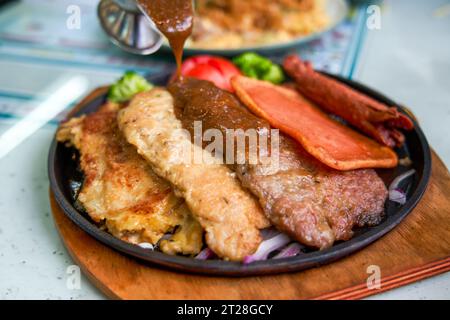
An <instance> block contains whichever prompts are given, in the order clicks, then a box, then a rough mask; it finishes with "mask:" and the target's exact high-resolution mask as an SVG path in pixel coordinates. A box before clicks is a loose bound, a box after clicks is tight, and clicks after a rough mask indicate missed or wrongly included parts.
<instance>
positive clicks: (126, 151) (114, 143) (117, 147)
mask: <svg viewBox="0 0 450 320" xmlns="http://www.w3.org/2000/svg"><path fill="white" fill-rule="evenodd" d="M119 108H120V105H119V104H116V103H112V102H109V103H107V104H105V105H104V106H102V107H101V108H100V109H99V110H98V111H96V112H94V113H92V114H89V115H86V116H81V117H78V118H72V119H70V120H69V121H67V122H65V123H63V124H62V125H61V127H60V128H59V130H58V132H57V140H58V141H60V142H63V143H65V144H66V145H67V146H73V147H75V148H76V149H77V150H78V151H79V154H80V168H81V170H82V171H83V174H84V181H83V185H82V187H81V191H80V192H79V194H78V196H77V202H78V203H79V204H80V205H81V206H82V207H83V208H84V210H86V212H87V213H88V214H89V216H90V217H91V218H92V220H94V221H95V222H96V223H98V224H100V225H102V226H103V227H104V228H106V230H107V231H108V232H110V233H111V234H113V235H114V236H116V237H117V238H119V239H122V240H124V241H127V242H130V243H134V244H139V243H150V244H152V245H157V244H159V245H160V249H161V250H162V251H163V252H166V253H170V254H176V253H181V254H196V253H198V252H200V250H201V249H202V246H203V240H202V236H203V229H202V227H201V226H200V225H199V224H198V222H197V221H196V220H195V219H194V218H193V217H192V215H191V213H190V212H189V210H188V209H187V207H186V204H185V202H184V200H183V199H182V198H179V197H177V196H175V194H174V193H173V191H172V189H171V187H170V185H169V184H168V183H167V182H166V181H165V180H163V179H161V178H160V177H158V176H157V175H156V174H155V173H154V172H153V170H152V169H151V168H150V166H149V165H148V164H147V163H146V161H145V160H144V159H143V158H142V157H141V156H140V155H139V154H138V153H137V152H136V149H135V148H134V147H133V146H131V145H129V144H128V143H127V141H126V140H125V138H124V137H123V135H122V133H121V131H120V130H119V128H118V125H117V113H118V111H119ZM173 232H175V233H174V234H172V233H173ZM166 234H171V235H169V236H168V239H164V240H162V237H163V236H164V235H166Z"/></svg>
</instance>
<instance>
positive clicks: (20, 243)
mask: <svg viewBox="0 0 450 320" xmlns="http://www.w3.org/2000/svg"><path fill="white" fill-rule="evenodd" d="M445 4H447V7H442V6H443V5H445ZM448 5H449V2H448V1H444V0H434V1H418V0H417V1H411V0H396V1H394V0H393V1H386V2H385V6H384V8H383V12H382V20H381V30H370V31H368V32H367V39H366V41H365V42H364V47H363V48H362V52H361V55H360V60H359V63H358V65H357V69H356V73H355V76H354V78H356V79H357V80H361V81H362V82H363V83H366V84H368V85H370V86H372V87H374V88H376V89H378V90H380V91H382V92H384V93H386V94H387V95H388V96H390V97H391V98H393V99H394V100H396V101H398V102H401V103H403V104H405V105H407V106H409V107H410V108H411V109H412V110H413V112H414V113H415V114H416V115H417V116H418V118H419V119H420V123H421V126H422V128H423V130H424V131H425V134H426V136H427V137H428V139H429V141H430V144H431V145H432V146H433V148H434V149H435V150H436V151H437V153H438V154H439V155H440V157H441V158H442V159H443V160H444V162H445V163H446V164H447V166H448V165H449V164H450V143H449V142H448V141H447V140H448V137H450V9H449V7H448ZM438 8H441V10H438V11H436V10H437V9H438ZM442 8H444V9H442ZM99 79H100V80H99ZM98 82H99V83H102V80H101V78H97V79H96V84H97V83H98ZM11 83H12V84H14V81H11ZM6 128H7V126H5V125H4V124H2V125H1V126H0V133H2V132H3V131H4V130H6ZM54 130H55V126H52V125H47V126H45V127H43V128H42V129H40V130H39V131H37V132H36V133H34V134H33V135H32V136H31V137H29V138H28V139H27V140H25V141H24V142H23V143H22V144H20V145H18V146H17V147H16V148H15V149H14V150H13V151H11V152H10V153H9V154H8V155H7V156H5V157H4V158H3V159H0V161H1V166H0V181H1V186H2V188H1V192H0V298H1V299H104V298H105V297H104V296H103V295H102V293H100V292H99V291H98V290H97V289H96V288H94V287H93V286H92V285H91V284H90V283H89V282H88V281H87V280H86V279H85V277H84V276H82V282H81V288H80V289H75V290H73V289H72V290H70V289H68V286H67V281H68V277H69V275H68V274H67V267H69V266H70V265H73V264H74V262H73V261H72V259H71V258H70V257H69V255H68V253H67V252H66V250H65V249H64V246H63V244H62V243H61V240H60V238H59V237H58V234H57V232H56V229H55V227H54V223H53V220H52V217H51V213H50V207H49V201H48V182H47V179H46V175H47V171H46V161H47V159H46V158H47V150H48V147H49V144H50V141H51V139H52V136H53V134H54ZM381 272H382V270H381ZM449 288H450V273H446V274H442V275H439V276H436V277H433V278H430V279H427V280H424V281H420V282H416V283H414V284H411V285H407V286H404V287H402V288H398V289H394V290H391V291H388V292H386V293H382V294H378V295H374V296H372V297H370V298H369V299H449V298H450V290H449Z"/></svg>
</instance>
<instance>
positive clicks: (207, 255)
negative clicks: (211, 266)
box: [195, 248, 216, 260]
mask: <svg viewBox="0 0 450 320" xmlns="http://www.w3.org/2000/svg"><path fill="white" fill-rule="evenodd" d="M215 256H216V254H215V253H214V251H212V250H211V249H210V248H205V249H203V250H202V251H200V252H199V253H198V254H197V255H196V256H195V259H199V260H208V259H211V258H214V257H215Z"/></svg>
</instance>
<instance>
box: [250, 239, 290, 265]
mask: <svg viewBox="0 0 450 320" xmlns="http://www.w3.org/2000/svg"><path fill="white" fill-rule="evenodd" d="M289 242H291V239H290V238H289V237H288V236H287V235H285V234H284V233H279V234H278V235H276V236H275V237H272V238H270V239H268V240H264V241H263V242H261V244H260V245H259V248H258V250H256V252H255V253H254V254H252V255H251V256H247V257H245V258H244V264H249V263H252V262H254V261H259V260H266V259H267V257H268V256H269V254H270V253H271V252H273V251H275V250H278V249H281V248H283V247H284V246H285V245H287V244H288V243H289Z"/></svg>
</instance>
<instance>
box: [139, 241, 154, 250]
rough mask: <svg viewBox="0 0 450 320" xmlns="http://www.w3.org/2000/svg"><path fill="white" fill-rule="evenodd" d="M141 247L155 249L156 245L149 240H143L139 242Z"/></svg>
mask: <svg viewBox="0 0 450 320" xmlns="http://www.w3.org/2000/svg"><path fill="white" fill-rule="evenodd" d="M138 246H139V247H141V248H142V249H149V250H153V249H154V248H155V247H154V246H153V245H152V244H151V243H148V242H141V243H139V244H138Z"/></svg>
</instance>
